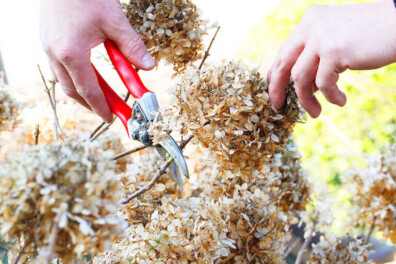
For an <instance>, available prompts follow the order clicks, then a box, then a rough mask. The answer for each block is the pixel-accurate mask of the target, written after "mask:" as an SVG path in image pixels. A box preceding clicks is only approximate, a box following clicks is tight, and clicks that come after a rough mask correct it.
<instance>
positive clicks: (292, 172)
mask: <svg viewBox="0 0 396 264" xmlns="http://www.w3.org/2000/svg"><path fill="white" fill-rule="evenodd" d="M301 157H302V156H301V153H300V152H299V151H298V150H297V146H296V143H295V142H294V140H293V139H291V140H289V142H287V143H286V145H285V149H284V150H281V151H279V152H278V153H276V154H275V155H274V156H273V158H272V159H271V163H270V164H269V166H270V170H271V173H270V174H269V175H268V176H267V177H265V178H266V180H267V183H266V186H267V188H268V189H269V191H270V193H271V194H272V195H273V197H278V200H279V203H278V205H279V207H280V209H281V210H283V211H289V212H290V213H292V214H293V215H294V214H295V213H296V212H298V211H303V210H305V206H306V205H307V203H308V202H309V201H310V196H311V188H310V183H309V181H308V177H307V176H308V175H307V171H305V170H303V168H302V166H301Z"/></svg>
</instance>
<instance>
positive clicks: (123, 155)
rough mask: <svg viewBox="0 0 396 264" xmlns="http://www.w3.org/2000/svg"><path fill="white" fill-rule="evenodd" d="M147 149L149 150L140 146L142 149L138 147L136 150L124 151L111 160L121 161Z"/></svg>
mask: <svg viewBox="0 0 396 264" xmlns="http://www.w3.org/2000/svg"><path fill="white" fill-rule="evenodd" d="M145 148H147V146H145V145H143V146H140V147H137V148H134V149H130V150H127V151H124V152H122V153H120V154H117V155H115V156H114V157H112V158H111V160H118V159H121V158H123V157H125V156H128V155H130V154H132V153H135V152H138V151H139V150H142V149H145Z"/></svg>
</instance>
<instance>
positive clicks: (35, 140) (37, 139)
mask: <svg viewBox="0 0 396 264" xmlns="http://www.w3.org/2000/svg"><path fill="white" fill-rule="evenodd" d="M39 136H40V125H39V124H37V125H36V130H35V131H34V145H37V144H38V143H39Z"/></svg>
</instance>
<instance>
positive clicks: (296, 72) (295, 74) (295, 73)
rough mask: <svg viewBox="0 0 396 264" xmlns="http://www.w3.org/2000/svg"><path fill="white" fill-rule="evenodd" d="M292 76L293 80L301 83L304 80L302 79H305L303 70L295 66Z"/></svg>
mask: <svg viewBox="0 0 396 264" xmlns="http://www.w3.org/2000/svg"><path fill="white" fill-rule="evenodd" d="M291 76H292V78H293V81H294V82H295V83H300V82H301V81H302V79H303V74H301V71H300V70H298V69H294V68H293V69H292V71H291Z"/></svg>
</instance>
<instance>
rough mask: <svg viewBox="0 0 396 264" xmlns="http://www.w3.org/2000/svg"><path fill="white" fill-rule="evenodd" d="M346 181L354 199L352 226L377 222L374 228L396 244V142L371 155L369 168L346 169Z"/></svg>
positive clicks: (345, 184) (345, 183)
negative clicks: (381, 152)
mask: <svg viewBox="0 0 396 264" xmlns="http://www.w3.org/2000/svg"><path fill="white" fill-rule="evenodd" d="M343 181H344V186H345V187H346V188H347V189H348V190H349V192H350V194H351V198H352V200H353V207H352V210H351V213H350V216H351V221H352V222H353V226H354V225H356V224H359V225H360V226H365V227H367V228H370V226H371V225H372V224H373V223H374V226H375V228H376V229H375V230H378V231H381V232H383V235H384V236H385V237H386V238H390V239H391V241H392V242H393V243H396V209H395V208H396V143H393V144H388V146H387V149H386V151H385V153H383V154H381V155H379V156H377V157H372V159H371V160H370V161H369V166H368V167H367V168H360V169H354V170H351V171H349V172H347V173H346V174H345V175H343Z"/></svg>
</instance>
